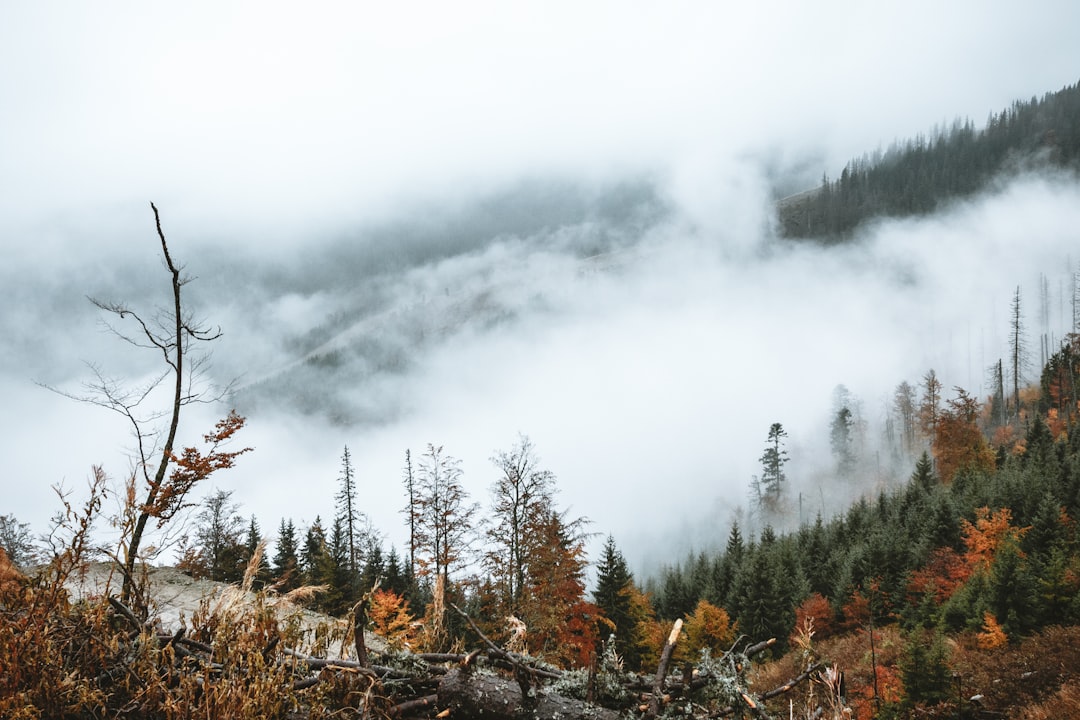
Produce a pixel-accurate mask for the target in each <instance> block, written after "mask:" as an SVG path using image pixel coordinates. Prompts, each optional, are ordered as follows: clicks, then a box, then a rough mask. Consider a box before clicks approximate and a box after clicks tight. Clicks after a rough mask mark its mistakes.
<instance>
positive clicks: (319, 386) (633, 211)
mask: <svg viewBox="0 0 1080 720" xmlns="http://www.w3.org/2000/svg"><path fill="white" fill-rule="evenodd" d="M669 214H670V209H668V208H666V207H665V203H664V200H663V199H662V198H661V197H659V196H658V195H657V193H656V188H655V186H654V185H652V184H651V183H648V182H644V181H641V182H633V183H625V184H620V185H616V186H610V187H604V188H602V189H599V190H591V189H585V188H583V187H581V186H579V185H576V184H574V183H568V182H561V181H539V180H535V181H530V182H524V183H522V184H520V185H519V186H517V187H514V188H512V189H510V190H507V191H504V192H499V193H495V194H492V195H490V196H488V197H486V198H483V199H482V200H480V201H477V202H474V203H470V204H469V205H467V206H466V207H463V208H460V209H450V210H436V211H434V212H430V211H429V213H428V214H426V215H422V216H420V217H415V218H409V219H403V220H398V221H396V222H393V223H387V224H384V225H379V226H374V227H366V228H363V229H360V230H357V231H355V232H354V233H353V234H352V235H351V236H349V237H343V238H341V239H340V240H338V241H336V242H334V243H332V244H331V245H330V247H329V248H328V250H326V251H324V252H323V253H321V254H320V255H319V256H317V257H311V258H309V259H308V261H307V262H305V263H304V264H303V265H302V266H292V267H290V268H288V269H276V268H275V269H270V270H269V271H268V272H269V273H271V274H270V275H268V276H266V277H263V278H261V282H260V285H265V286H273V287H275V288H276V289H277V292H278V293H279V295H297V296H303V297H310V296H312V295H334V296H336V300H335V305H334V307H333V308H332V309H331V310H330V311H329V313H327V314H323V315H319V314H312V315H310V316H309V319H308V322H307V323H305V324H303V325H301V326H298V328H297V329H298V331H297V332H295V333H294V334H291V335H289V336H288V337H286V338H285V340H284V344H283V346H282V347H281V350H282V351H283V352H282V354H281V355H278V356H276V357H274V358H270V359H269V360H268V362H265V363H264V364H263V365H262V368H261V369H260V370H259V371H257V372H256V373H254V374H252V373H250V372H245V373H244V374H243V377H242V381H241V383H240V385H239V387H238V388H237V390H236V392H235V394H234V401H235V402H236V403H237V404H238V405H239V406H241V407H243V408H245V411H255V410H257V409H258V408H259V407H261V406H262V405H263V404H264V402H265V400H266V399H267V398H270V399H272V402H274V403H284V404H286V405H288V406H290V407H291V408H292V409H294V410H296V411H298V412H301V413H304V414H308V413H317V414H320V415H322V416H324V417H327V418H329V419H331V420H333V421H334V422H337V423H341V424H345V425H352V424H371V423H378V422H386V421H389V420H393V419H394V418H395V417H396V416H397V415H398V413H400V412H401V411H402V408H401V407H400V404H399V403H398V402H397V401H395V400H394V399H393V398H392V397H390V396H388V395H387V394H386V393H382V392H376V393H375V394H368V395H367V396H366V397H364V398H362V399H358V398H355V397H345V395H344V394H343V390H346V389H352V388H356V387H360V386H362V385H366V386H368V387H373V386H374V385H375V381H377V380H378V381H384V382H388V383H390V384H391V385H393V384H394V383H395V382H397V379H399V378H403V377H404V376H406V375H407V373H408V371H409V370H410V369H412V367H413V366H414V364H415V363H416V362H417V359H418V358H420V357H423V355H424V354H425V353H427V352H430V350H431V349H432V348H433V347H437V346H438V345H439V344H440V343H444V342H446V341H447V340H449V339H451V338H452V337H454V336H455V335H458V334H460V333H462V332H464V331H466V329H467V330H469V331H471V332H481V333H484V332H490V331H493V330H497V329H498V327H499V326H500V325H511V326H512V325H513V323H514V322H515V321H516V320H518V319H519V318H520V316H521V315H523V314H527V313H531V314H541V315H542V314H544V313H545V312H551V311H554V309H555V307H557V306H558V305H559V303H560V300H559V296H560V293H561V292H562V291H561V290H560V285H561V284H562V283H564V282H573V281H574V279H575V278H580V277H582V276H587V275H588V274H590V273H593V272H596V271H601V270H603V271H611V270H612V269H614V268H615V267H617V266H618V264H619V263H620V262H621V260H620V257H621V254H622V253H625V252H628V251H630V250H632V249H633V248H634V247H635V246H637V245H639V244H640V243H641V241H642V239H643V238H645V237H646V236H647V234H648V232H649V230H650V228H653V227H655V226H656V225H657V224H658V223H660V222H662V221H663V220H664V218H666V217H667V216H668V215H669ZM242 264H243V263H242V262H238V263H237V271H240V266H241V265H242ZM227 276H228V273H226V274H225V276H224V277H227ZM347 392H348V390H346V393H347Z"/></svg>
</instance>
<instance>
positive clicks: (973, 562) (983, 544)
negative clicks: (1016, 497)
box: [960, 507, 1028, 571]
mask: <svg viewBox="0 0 1080 720" xmlns="http://www.w3.org/2000/svg"><path fill="white" fill-rule="evenodd" d="M1027 530H1028V528H1017V527H1013V525H1012V511H1011V510H1010V509H1009V508H1001V509H1000V510H998V511H997V512H994V513H992V512H990V508H988V507H981V508H979V509H978V510H976V511H975V522H974V523H971V522H968V521H967V519H962V520H961V521H960V533H961V535H962V536H963V539H964V546H965V547H966V548H967V552H966V553H965V554H964V561H965V563H966V564H967V565H968V567H969V568H970V569H971V570H972V571H977V570H986V569H987V568H989V567H990V564H991V563H992V562H993V560H994V553H996V552H997V549H998V548H999V547H1001V544H1002V543H1003V542H1005V540H1006V539H1009V538H1012V539H1014V540H1019V539H1020V538H1021V537H1023V535H1024V533H1026V532H1027Z"/></svg>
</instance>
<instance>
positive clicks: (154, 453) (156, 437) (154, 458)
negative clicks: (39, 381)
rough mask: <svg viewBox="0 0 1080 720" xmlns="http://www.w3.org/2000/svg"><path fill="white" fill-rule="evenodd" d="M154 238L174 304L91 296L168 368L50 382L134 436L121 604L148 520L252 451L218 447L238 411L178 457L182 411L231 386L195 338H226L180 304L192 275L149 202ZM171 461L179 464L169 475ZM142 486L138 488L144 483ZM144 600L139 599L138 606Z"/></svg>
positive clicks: (176, 506)
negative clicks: (214, 382)
mask: <svg viewBox="0 0 1080 720" xmlns="http://www.w3.org/2000/svg"><path fill="white" fill-rule="evenodd" d="M150 207H151V209H153V211H154V223H155V227H156V230H157V237H158V239H159V241H160V243H161V253H162V256H163V259H164V265H165V269H166V271H167V272H168V274H169V278H170V286H171V303H170V305H168V306H166V307H160V308H157V309H156V310H155V311H154V312H153V313H152V314H143V313H141V312H138V311H136V310H133V309H132V308H130V307H128V306H127V305H126V304H124V303H119V302H106V301H102V300H98V299H96V298H92V297H91V298H89V300H90V302H91V303H93V304H94V306H95V307H97V308H99V309H100V310H103V311H104V312H106V313H108V314H110V315H112V316H114V317H115V319H116V320H118V321H119V322H120V323H123V324H125V325H127V326H128V327H130V328H131V329H130V330H125V329H122V328H121V326H120V324H119V323H118V324H115V325H114V324H112V323H110V322H108V321H105V325H106V327H107V328H108V329H109V330H110V331H111V332H112V333H113V334H114V335H116V336H117V337H119V338H120V339H121V340H123V341H124V342H126V343H129V344H130V345H132V346H133V347H136V348H139V349H143V350H149V351H151V352H152V353H154V354H158V355H160V359H161V362H162V364H163V365H164V368H163V369H162V370H161V372H160V373H158V374H157V375H156V376H155V377H153V378H152V379H151V380H150V381H148V382H147V383H145V384H143V385H139V386H130V385H126V384H125V383H123V382H122V381H119V380H116V379H114V378H110V377H108V376H106V375H105V374H104V373H103V372H102V371H101V369H100V368H99V367H98V366H97V365H93V364H92V365H90V369H91V372H92V373H93V375H94V379H93V380H92V381H89V382H87V383H85V385H84V392H83V393H82V394H73V393H68V392H64V391H60V390H56V389H55V388H52V387H49V386H46V387H49V389H50V390H55V391H56V392H59V393H60V394H62V395H65V396H67V397H70V398H73V399H75V400H79V401H80V402H86V403H90V404H93V405H97V406H99V407H103V408H105V409H107V410H110V411H112V412H115V413H118V414H119V415H120V416H122V417H123V418H124V419H125V420H126V421H127V423H128V424H129V425H130V428H131V432H132V435H133V437H134V439H135V447H134V450H133V463H134V467H133V469H132V474H131V476H130V477H129V479H128V483H127V500H126V502H125V505H124V512H123V517H122V519H121V531H122V539H121V542H120V549H119V552H118V553H117V557H118V560H119V561H120V563H121V570H122V573H123V590H122V592H121V598H122V602H123V603H125V604H130V603H131V600H132V596H133V594H134V593H135V588H136V586H135V582H134V579H135V566H136V562H137V560H138V558H139V551H140V546H141V545H142V541H143V537H144V535H145V533H146V526H147V523H148V522H149V520H150V518H155V519H156V520H157V524H158V527H159V528H160V527H162V526H163V525H164V524H165V523H167V522H168V521H169V520H171V519H172V518H173V517H174V516H175V515H176V513H177V512H179V511H180V510H181V509H182V508H184V507H186V503H185V498H186V497H187V495H188V493H189V492H190V491H191V489H192V487H193V486H194V485H195V484H196V483H197V482H199V481H200V480H203V479H205V478H206V477H207V476H208V475H209V474H210V473H212V472H214V471H215V470H219V469H223V468H227V467H231V466H232V463H233V460H234V458H235V457H236V456H237V455H240V454H242V453H244V452H247V451H248V450H250V449H251V448H244V449H242V450H239V451H233V452H224V451H221V450H219V449H218V448H219V446H220V445H222V444H223V443H226V442H228V440H229V439H230V438H231V437H232V435H233V434H234V433H235V432H236V431H237V430H238V429H240V427H242V426H243V424H244V418H242V417H240V416H239V415H237V414H236V413H235V412H230V413H229V415H228V417H226V418H225V419H223V420H222V421H220V422H219V423H218V424H217V426H216V427H215V429H214V430H213V431H212V432H210V433H208V434H206V435H204V436H203V438H204V441H205V442H206V443H207V444H208V446H209V450H208V451H207V452H202V451H199V450H198V449H196V448H194V447H188V448H184V449H183V450H182V451H181V453H180V455H179V456H178V455H177V454H176V452H175V450H176V436H177V431H178V428H179V426H180V414H181V411H182V410H183V408H184V407H186V406H188V405H191V404H193V403H213V402H216V401H218V400H220V399H222V398H223V397H224V396H225V395H226V393H227V392H228V390H229V388H228V387H226V388H217V389H215V388H212V387H211V386H210V385H209V384H208V383H206V382H205V370H206V363H207V362H208V360H209V354H208V353H196V352H194V347H195V345H196V344H198V343H209V342H213V341H214V340H217V339H218V338H220V337H221V334H222V333H221V329H220V328H212V327H208V326H206V325H204V324H203V323H202V322H200V321H198V320H196V319H195V318H194V316H193V315H192V314H191V312H190V311H188V310H187V309H186V307H185V305H184V303H183V299H182V296H181V292H182V290H183V288H184V286H185V285H187V283H189V282H190V281H191V278H190V277H188V276H185V275H183V274H182V273H181V271H182V266H180V265H178V264H177V263H176V262H175V261H174V259H173V257H172V255H171V254H170V252H169V246H168V243H167V242H166V239H165V233H164V231H163V230H162V227H161V216H160V214H159V213H158V209H157V207H156V206H155V205H154V204H153V203H151V204H150ZM166 387H169V388H170V390H171V402H170V404H169V405H168V408H167V409H162V408H160V407H151V406H152V404H153V399H152V396H154V395H155V394H156V391H158V389H159V388H162V389H164V388H166ZM170 465H174V468H173V472H172V473H171V474H170V473H169V467H170ZM140 479H141V483H139V482H138V481H139V480H140ZM140 484H141V486H142V487H141V488H140V487H139V485H140ZM141 604H142V603H140V605H141Z"/></svg>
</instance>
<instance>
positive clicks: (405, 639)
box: [368, 590, 416, 650]
mask: <svg viewBox="0 0 1080 720" xmlns="http://www.w3.org/2000/svg"><path fill="white" fill-rule="evenodd" d="M368 619H369V620H370V621H371V631H372V632H374V633H375V634H376V635H378V636H379V637H381V638H383V639H384V640H386V645H387V647H388V648H389V649H391V650H403V649H407V648H410V647H412V645H413V641H414V639H415V638H414V635H415V627H416V621H415V618H413V616H412V615H411V614H410V613H409V604H408V603H407V602H406V601H405V598H403V597H401V596H400V595H398V594H397V593H395V592H394V591H392V590H376V591H375V592H374V593H372V594H371V605H370V607H369V608H368Z"/></svg>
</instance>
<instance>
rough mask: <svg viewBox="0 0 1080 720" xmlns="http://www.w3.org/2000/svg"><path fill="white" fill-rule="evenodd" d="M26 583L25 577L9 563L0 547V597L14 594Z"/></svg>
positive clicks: (9, 560)
mask: <svg viewBox="0 0 1080 720" xmlns="http://www.w3.org/2000/svg"><path fill="white" fill-rule="evenodd" d="M25 582H26V576H25V575H23V574H22V573H21V572H19V569H18V568H17V567H15V565H14V564H13V563H12V562H11V559H10V558H9V557H8V555H7V553H6V552H4V548H2V547H0V597H3V596H4V595H7V594H8V593H14V592H16V591H17V590H18V589H19V588H20V587H21V586H22V585H23V584H24V583H25Z"/></svg>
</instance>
